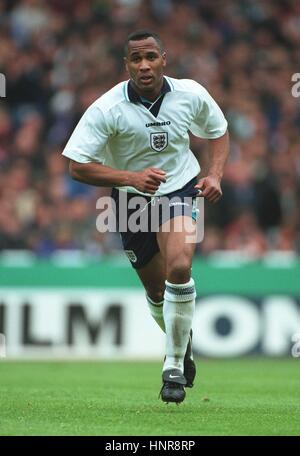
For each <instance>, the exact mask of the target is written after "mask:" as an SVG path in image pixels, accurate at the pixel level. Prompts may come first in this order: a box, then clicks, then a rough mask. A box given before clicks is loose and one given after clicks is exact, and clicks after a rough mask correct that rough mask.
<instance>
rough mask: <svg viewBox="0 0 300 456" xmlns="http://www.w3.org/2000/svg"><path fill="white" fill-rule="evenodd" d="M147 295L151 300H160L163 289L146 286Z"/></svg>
mask: <svg viewBox="0 0 300 456" xmlns="http://www.w3.org/2000/svg"><path fill="white" fill-rule="evenodd" d="M146 291H147V295H148V296H149V298H150V299H152V301H153V302H161V301H163V299H164V292H165V290H164V289H157V288H147V290H146Z"/></svg>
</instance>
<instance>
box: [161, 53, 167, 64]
mask: <svg viewBox="0 0 300 456" xmlns="http://www.w3.org/2000/svg"><path fill="white" fill-rule="evenodd" d="M161 56H162V59H163V66H164V67H165V66H166V65H167V54H166V53H165V52H163V53H162V55H161Z"/></svg>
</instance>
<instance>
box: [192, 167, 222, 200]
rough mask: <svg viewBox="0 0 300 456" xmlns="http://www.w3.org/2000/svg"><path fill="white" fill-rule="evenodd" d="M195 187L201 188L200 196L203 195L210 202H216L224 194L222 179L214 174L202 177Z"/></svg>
mask: <svg viewBox="0 0 300 456" xmlns="http://www.w3.org/2000/svg"><path fill="white" fill-rule="evenodd" d="M195 188H196V189H198V190H199V195H198V196H203V197H204V198H205V199H207V201H209V202H210V203H216V202H217V201H219V199H220V198H221V196H222V190H221V179H220V178H219V177H218V176H215V175H213V174H211V175H208V176H206V177H203V178H202V179H200V180H199V182H198V184H197V185H195Z"/></svg>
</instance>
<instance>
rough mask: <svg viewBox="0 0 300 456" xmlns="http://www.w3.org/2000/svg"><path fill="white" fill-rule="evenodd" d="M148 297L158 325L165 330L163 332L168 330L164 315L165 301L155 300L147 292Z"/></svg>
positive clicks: (151, 311)
mask: <svg viewBox="0 0 300 456" xmlns="http://www.w3.org/2000/svg"><path fill="white" fill-rule="evenodd" d="M146 298H147V301H148V306H149V309H150V313H151V315H152V317H153V318H154V320H155V321H156V323H157V324H158V326H160V328H161V329H162V330H163V332H166V328H165V321H164V316H163V305H164V301H160V302H154V301H153V300H152V299H151V298H150V297H149V296H148V295H147V294H146Z"/></svg>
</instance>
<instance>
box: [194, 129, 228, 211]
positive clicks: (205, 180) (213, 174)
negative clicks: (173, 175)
mask: <svg viewBox="0 0 300 456" xmlns="http://www.w3.org/2000/svg"><path fill="white" fill-rule="evenodd" d="M208 141H209V157H210V162H209V168H208V173H207V176H205V177H202V178H201V179H199V181H198V183H197V185H195V188H197V189H199V190H201V193H200V194H199V196H203V197H204V198H206V199H207V200H208V201H209V202H210V203H216V202H217V201H219V199H220V198H221V196H222V190H221V180H222V177H223V173H224V168H225V164H226V160H227V157H228V155H229V135H228V131H226V133H225V134H224V135H223V136H221V137H220V138H216V139H209V140H208Z"/></svg>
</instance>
